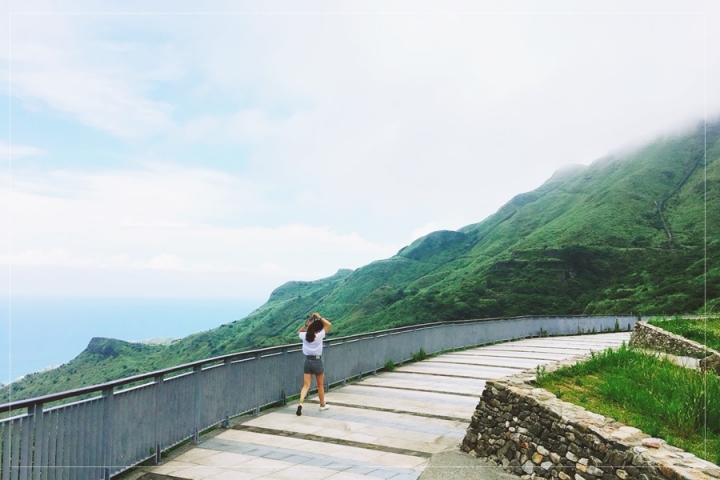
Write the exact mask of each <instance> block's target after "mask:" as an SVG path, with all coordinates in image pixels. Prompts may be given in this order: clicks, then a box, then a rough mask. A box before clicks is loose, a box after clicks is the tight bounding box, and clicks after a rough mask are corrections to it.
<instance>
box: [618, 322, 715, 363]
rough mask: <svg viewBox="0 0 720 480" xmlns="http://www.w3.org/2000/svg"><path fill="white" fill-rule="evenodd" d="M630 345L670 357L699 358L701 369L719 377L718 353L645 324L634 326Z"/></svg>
mask: <svg viewBox="0 0 720 480" xmlns="http://www.w3.org/2000/svg"><path fill="white" fill-rule="evenodd" d="M630 345H632V346H635V347H639V348H647V349H651V350H657V351H659V352H665V353H670V354H672V355H679V356H683V357H693V358H700V359H703V360H701V362H700V365H701V367H702V368H706V369H710V370H712V371H714V372H715V373H717V374H718V375H720V352H718V351H716V350H713V349H712V348H707V347H706V346H705V345H703V344H701V343H698V342H695V341H693V340H689V339H687V338H685V337H682V336H680V335H676V334H674V333H670V332H668V331H666V330H663V329H662V328H659V327H656V326H654V325H650V324H649V323H647V322H637V323H636V324H635V328H634V329H633V332H632V335H631V336H630Z"/></svg>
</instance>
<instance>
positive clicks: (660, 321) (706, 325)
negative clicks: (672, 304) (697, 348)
mask: <svg viewBox="0 0 720 480" xmlns="http://www.w3.org/2000/svg"><path fill="white" fill-rule="evenodd" d="M648 323H650V324H651V325H655V326H657V327H660V328H662V329H663V330H667V331H668V332H672V333H674V334H676V335H680V336H683V337H685V338H687V339H690V340H694V341H696V342H698V343H701V344H703V345H705V346H707V347H709V348H712V349H714V350H718V351H720V317H716V318H707V319H705V318H701V319H686V318H680V317H675V318H672V319H665V318H651V319H650V321H649V322H648Z"/></svg>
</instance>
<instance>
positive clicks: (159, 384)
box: [153, 373, 165, 465]
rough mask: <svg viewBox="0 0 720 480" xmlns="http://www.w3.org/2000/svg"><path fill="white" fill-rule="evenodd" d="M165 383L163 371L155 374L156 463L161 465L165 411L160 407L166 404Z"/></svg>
mask: <svg viewBox="0 0 720 480" xmlns="http://www.w3.org/2000/svg"><path fill="white" fill-rule="evenodd" d="M164 384H165V376H164V375H163V374H162V373H161V374H159V375H155V400H154V401H155V408H154V410H153V411H154V412H155V465H160V463H161V462H162V446H161V444H162V441H161V436H162V431H161V429H160V416H161V415H164V411H163V412H162V413H161V412H160V408H161V407H162V405H164V404H165V402H164V401H163V400H164V399H163V397H162V393H163V386H164Z"/></svg>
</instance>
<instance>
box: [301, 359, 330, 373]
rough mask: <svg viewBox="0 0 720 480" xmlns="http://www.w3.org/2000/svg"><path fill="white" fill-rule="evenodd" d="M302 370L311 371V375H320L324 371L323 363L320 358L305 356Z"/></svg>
mask: <svg viewBox="0 0 720 480" xmlns="http://www.w3.org/2000/svg"><path fill="white" fill-rule="evenodd" d="M303 372H305V373H311V374H313V375H322V374H323V373H325V365H324V364H323V361H322V358H317V359H316V358H310V357H305V367H304V369H303Z"/></svg>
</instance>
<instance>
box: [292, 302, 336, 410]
mask: <svg viewBox="0 0 720 480" xmlns="http://www.w3.org/2000/svg"><path fill="white" fill-rule="evenodd" d="M331 325H332V324H331V323H330V322H329V321H327V320H326V319H325V318H323V317H321V316H320V315H319V314H318V313H317V312H315V313H313V314H312V315H310V316H309V317H308V318H307V320H305V325H303V326H302V327H300V330H298V335H299V336H300V339H301V340H302V351H303V354H304V355H305V367H304V369H303V372H304V374H303V387H302V390H300V404H299V405H298V407H297V412H295V413H297V415H298V416H300V415H302V407H303V400H305V396H306V395H307V393H308V390H310V382H311V381H312V376H313V375H315V383H317V389H318V397H319V398H320V410H327V409H328V408H330V407H329V406H328V405H327V404H326V403H325V385H324V383H323V381H324V380H325V365H324V364H323V361H322V351H323V342H322V341H323V338H325V334H326V333H327V331H328V330H330V326H331Z"/></svg>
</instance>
